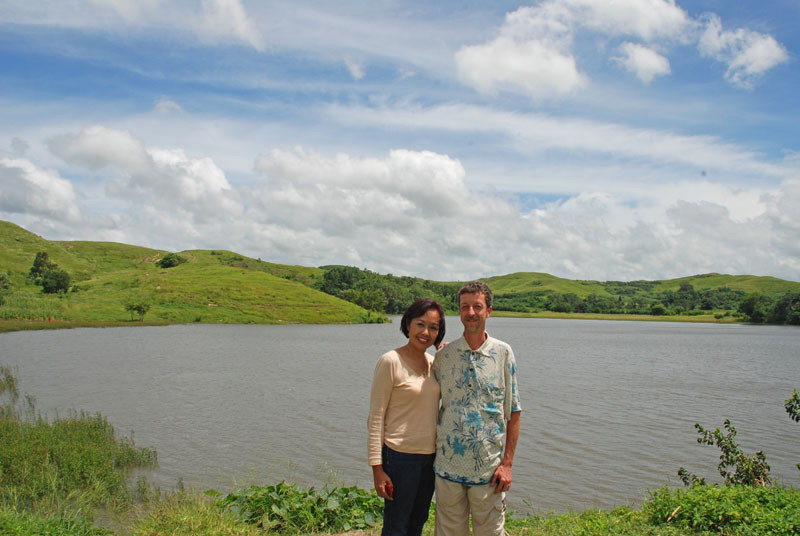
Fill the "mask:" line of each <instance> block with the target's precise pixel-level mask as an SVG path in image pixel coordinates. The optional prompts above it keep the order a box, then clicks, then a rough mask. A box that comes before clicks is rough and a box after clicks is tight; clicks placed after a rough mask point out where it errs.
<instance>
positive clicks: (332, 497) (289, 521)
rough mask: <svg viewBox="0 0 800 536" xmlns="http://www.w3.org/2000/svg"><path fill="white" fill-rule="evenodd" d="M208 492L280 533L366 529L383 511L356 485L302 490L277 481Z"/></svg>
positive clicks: (223, 504) (372, 493) (372, 494)
mask: <svg viewBox="0 0 800 536" xmlns="http://www.w3.org/2000/svg"><path fill="white" fill-rule="evenodd" d="M207 493H208V494H209V495H211V496H215V497H218V502H219V505H220V506H221V507H223V508H225V509H226V510H228V511H230V512H232V513H234V514H235V515H237V516H240V517H241V518H242V519H244V520H245V521H247V522H248V523H252V524H255V525H258V526H259V527H261V528H263V529H264V530H267V531H269V532H278V533H283V534H296V533H315V532H330V533H336V532H343V531H349V530H354V529H367V528H369V527H373V526H375V525H376V524H377V523H378V521H379V520H380V519H381V515H382V512H383V501H382V500H381V499H380V498H379V497H378V496H377V495H376V494H375V491H374V490H371V491H369V492H368V491H364V490H362V489H359V488H357V487H344V488H340V487H337V488H333V489H329V488H328V487H327V486H325V487H323V488H321V489H315V488H313V487H312V488H309V489H308V490H302V489H298V488H297V487H296V486H295V485H294V484H287V483H286V482H280V483H278V484H275V485H272V486H268V487H262V486H251V487H249V488H246V489H243V490H240V491H239V492H237V493H230V494H228V495H226V496H225V497H221V495H220V494H219V493H218V492H216V491H214V490H210V491H209V492H207Z"/></svg>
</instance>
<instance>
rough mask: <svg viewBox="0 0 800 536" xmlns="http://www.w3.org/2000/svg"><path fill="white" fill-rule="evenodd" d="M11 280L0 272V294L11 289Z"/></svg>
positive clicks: (4, 273)
mask: <svg viewBox="0 0 800 536" xmlns="http://www.w3.org/2000/svg"><path fill="white" fill-rule="evenodd" d="M11 285H12V283H11V279H10V278H9V277H8V274H7V273H6V272H0V292H4V291H7V290H10V289H11Z"/></svg>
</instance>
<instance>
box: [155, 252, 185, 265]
mask: <svg viewBox="0 0 800 536" xmlns="http://www.w3.org/2000/svg"><path fill="white" fill-rule="evenodd" d="M185 262H187V260H186V258H185V257H181V256H180V255H178V254H177V253H167V254H166V255H164V258H163V259H161V260H159V261H157V262H156V266H158V267H159V268H172V267H173V266H178V265H179V264H183V263H185Z"/></svg>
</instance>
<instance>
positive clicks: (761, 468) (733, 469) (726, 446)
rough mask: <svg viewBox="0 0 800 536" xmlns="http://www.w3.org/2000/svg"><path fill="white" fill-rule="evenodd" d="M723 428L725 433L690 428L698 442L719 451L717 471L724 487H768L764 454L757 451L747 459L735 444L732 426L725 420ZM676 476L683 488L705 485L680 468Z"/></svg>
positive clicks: (767, 466)
mask: <svg viewBox="0 0 800 536" xmlns="http://www.w3.org/2000/svg"><path fill="white" fill-rule="evenodd" d="M724 426H725V430H727V433H725V434H723V433H722V431H721V430H720V429H719V428H716V429H715V430H714V431H713V432H712V431H709V430H706V429H704V428H703V427H702V426H700V424H695V425H694V427H695V428H696V429H697V433H698V434H700V437H699V438H697V442H698V443H700V444H701V445H711V446H716V447H717V448H719V449H720V451H722V454H720V457H719V459H720V462H719V465H717V469H718V470H719V474H720V475H721V476H722V477H723V478H724V479H725V484H726V485H730V486H735V485H744V486H767V485H769V484H771V483H772V478H771V477H770V476H769V470H770V468H769V465H768V464H767V459H766V456H765V455H764V453H763V452H762V451H758V452H756V453H755V455H753V456H747V455H746V454H745V453H744V452H742V450H741V448H739V445H738V443H737V442H736V428H734V427H733V425H732V424H731V421H730V419H725V423H724ZM678 476H679V477H680V478H681V481H682V482H683V483H684V484H685V485H687V486H691V485H694V484H705V479H703V478H698V477H697V476H696V475H694V474H691V473H689V472H687V471H686V470H685V469H684V468H683V467H681V468H680V469H678Z"/></svg>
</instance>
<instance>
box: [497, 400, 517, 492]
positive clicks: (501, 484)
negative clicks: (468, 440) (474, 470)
mask: <svg viewBox="0 0 800 536" xmlns="http://www.w3.org/2000/svg"><path fill="white" fill-rule="evenodd" d="M520 413H522V412H521V411H514V412H512V413H511V419H510V420H509V421H508V423H507V425H506V449H505V452H503V460H502V461H501V462H500V466H499V467H498V468H497V469H496V470H495V472H494V476H492V482H491V484H492V485H493V486H494V487H495V488H494V492H495V493H500V492H501V491H508V488H510V487H511V466H512V465H514V451H515V450H517V439H519V418H520Z"/></svg>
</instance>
